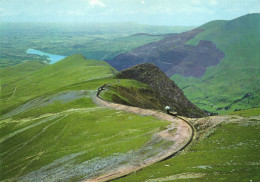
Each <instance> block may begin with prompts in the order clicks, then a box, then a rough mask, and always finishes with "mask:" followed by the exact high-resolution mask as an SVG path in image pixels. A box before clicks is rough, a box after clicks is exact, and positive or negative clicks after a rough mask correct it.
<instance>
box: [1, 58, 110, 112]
mask: <svg viewBox="0 0 260 182" xmlns="http://www.w3.org/2000/svg"><path fill="white" fill-rule="evenodd" d="M27 66H28V67H31V66H32V65H31V64H30V65H27ZM32 68H33V67H32ZM19 69H21V70H24V68H23V66H20V67H19ZM12 70H13V69H12V68H9V69H8V68H7V69H2V70H1V72H0V74H1V73H3V74H5V77H4V78H3V79H2V83H1V84H2V85H4V86H2V90H1V96H0V102H1V103H2V104H3V106H4V108H1V112H0V113H4V112H5V111H7V110H10V108H13V107H15V106H18V105H19V104H21V103H24V102H25V101H28V100H30V99H32V98H35V97H37V96H40V95H42V94H44V93H46V92H50V91H52V90H56V89H58V88H61V87H64V86H68V85H71V84H74V83H78V82H85V81H88V80H92V79H98V78H102V77H103V78H104V77H108V76H112V75H113V73H114V72H115V70H114V68H112V67H111V66H109V65H108V64H107V63H105V62H102V61H94V60H87V59H85V58H84V57H83V56H82V55H73V56H69V57H67V58H65V59H64V60H62V61H60V62H58V63H56V64H53V65H48V66H45V67H44V68H42V69H40V70H38V71H35V72H32V73H29V72H26V74H25V73H23V72H22V73H20V72H18V73H15V74H14V72H13V71H12ZM101 73H102V74H101ZM13 75H17V78H18V77H19V79H17V80H14V81H10V78H12V77H13ZM20 75H21V76H20ZM64 76H65V77H64ZM5 78H6V79H5Z"/></svg>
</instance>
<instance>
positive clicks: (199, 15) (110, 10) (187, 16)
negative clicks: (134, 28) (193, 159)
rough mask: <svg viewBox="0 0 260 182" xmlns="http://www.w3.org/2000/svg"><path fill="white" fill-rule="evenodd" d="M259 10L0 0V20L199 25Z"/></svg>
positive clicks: (213, 4)
mask: <svg viewBox="0 0 260 182" xmlns="http://www.w3.org/2000/svg"><path fill="white" fill-rule="evenodd" d="M259 12H260V0H0V22H1V21H2V22H9V21H12V22H137V23H143V24H154V25H185V26H186V25H201V24H203V23H206V22H208V21H211V20H216V19H226V20H229V19H233V18H236V17H239V16H242V15H245V14H248V13H259Z"/></svg>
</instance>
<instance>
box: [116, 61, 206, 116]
mask: <svg viewBox="0 0 260 182" xmlns="http://www.w3.org/2000/svg"><path fill="white" fill-rule="evenodd" d="M117 78H119V79H134V80H137V81H139V82H142V83H145V84H147V85H149V86H150V87H151V88H152V90H153V91H154V92H156V94H157V95H158V96H159V97H160V103H161V104H162V105H164V106H166V105H169V106H171V107H172V108H173V109H174V110H175V111H177V112H178V114H179V115H182V116H187V117H203V116H205V115H206V114H205V112H204V111H202V110H201V109H199V108H198V107H197V106H195V105H194V104H193V103H191V102H190V101H189V100H188V99H187V98H186V97H185V96H184V94H183V92H182V90H181V89H180V88H179V87H178V86H177V85H176V84H175V83H174V81H172V80H171V79H169V78H168V77H167V76H166V75H165V73H164V72H162V71H161V70H160V69H159V68H158V67H157V66H155V65H154V64H150V63H145V64H140V65H136V66H134V67H132V68H129V69H126V70H124V71H121V72H120V73H119V74H118V75H117ZM135 106H137V107H139V105H135Z"/></svg>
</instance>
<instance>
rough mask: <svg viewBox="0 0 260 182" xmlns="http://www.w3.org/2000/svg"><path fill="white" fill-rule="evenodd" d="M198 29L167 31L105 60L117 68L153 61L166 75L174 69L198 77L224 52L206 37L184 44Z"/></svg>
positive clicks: (199, 31) (215, 63) (198, 31)
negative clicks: (205, 39) (162, 37)
mask: <svg viewBox="0 0 260 182" xmlns="http://www.w3.org/2000/svg"><path fill="white" fill-rule="evenodd" d="M202 31H203V29H194V30H191V31H188V32H184V33H181V34H171V35H170V36H166V37H165V39H163V40H160V41H158V42H152V43H149V44H146V45H144V46H141V47H138V48H136V49H134V50H133V51H131V52H128V53H123V54H119V55H118V56H116V57H115V58H114V59H112V60H107V62H108V63H109V64H111V65H112V66H113V67H114V68H116V69H117V70H119V71H121V70H124V69H127V68H130V67H132V66H134V65H137V64H140V63H154V64H155V65H157V66H158V67H159V68H160V69H161V70H162V71H164V72H165V73H166V75H167V76H172V75H174V74H176V73H178V74H180V75H183V76H186V77H188V76H193V77H197V78H199V77H201V76H203V75H204V73H205V71H206V69H207V67H209V66H214V65H217V64H218V63H219V62H220V60H221V59H222V58H224V56H225V55H224V53H223V52H222V51H221V50H219V49H217V47H216V45H215V44H214V43H213V42H210V41H204V40H201V41H200V43H199V44H198V45H196V46H192V45H186V44H185V42H187V41H188V40H190V39H192V38H194V37H195V36H196V35H197V34H199V33H201V32H202Z"/></svg>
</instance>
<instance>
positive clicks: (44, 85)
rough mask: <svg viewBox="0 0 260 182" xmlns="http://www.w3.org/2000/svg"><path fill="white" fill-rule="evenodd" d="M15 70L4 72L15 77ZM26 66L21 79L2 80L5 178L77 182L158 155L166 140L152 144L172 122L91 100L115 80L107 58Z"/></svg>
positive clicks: (0, 134) (0, 172)
mask: <svg viewBox="0 0 260 182" xmlns="http://www.w3.org/2000/svg"><path fill="white" fill-rule="evenodd" d="M17 66H18V67H19V65H17ZM27 66H28V67H27ZM27 66H26V67H25V68H29V66H30V64H28V65H27ZM22 67H23V65H20V68H22ZM13 69H15V67H11V68H6V69H3V70H1V71H3V72H4V73H6V74H8V73H9V74H11V75H10V78H11V77H12V76H14V72H13ZM20 71H21V72H20ZM20 71H19V69H18V70H17V74H16V79H17V80H16V79H15V80H14V81H12V80H11V79H10V80H11V81H10V80H8V79H5V80H4V84H5V85H6V86H5V87H3V88H4V89H3V90H2V91H1V92H2V93H3V94H1V99H2V100H1V101H0V104H1V108H2V106H5V112H7V114H5V115H4V116H6V117H4V118H2V119H1V118H0V163H1V165H0V181H4V180H8V181H79V180H82V179H85V178H90V177H93V176H94V175H99V174H102V173H103V172H104V171H108V170H109V169H111V168H113V167H116V166H119V165H120V164H124V163H129V162H131V161H132V160H133V159H134V158H135V157H136V156H139V157H140V156H142V157H143V158H145V157H149V156H151V155H154V154H157V153H158V152H159V151H160V150H161V148H160V147H162V146H163V145H165V144H167V142H162V144H161V143H156V144H157V145H156V146H154V147H153V146H152V145H151V143H149V142H150V141H151V140H152V135H153V134H154V133H155V132H158V131H160V130H162V129H165V128H166V126H167V125H168V124H169V122H166V121H161V120H157V119H154V118H153V117H149V116H138V115H134V114H130V113H125V112H121V111H116V110H111V109H104V108H101V107H97V106H96V105H94V104H93V102H92V96H93V95H94V94H95V93H96V90H97V88H98V87H99V86H101V85H103V84H105V83H111V82H115V81H116V80H115V79H113V77H112V75H113V72H114V70H113V68H111V67H110V66H109V65H107V64H106V63H104V62H100V61H93V60H86V59H85V58H84V57H82V56H81V55H74V56H71V57H68V58H66V59H64V60H62V61H60V62H58V63H55V64H54V65H47V66H45V67H43V68H41V69H38V70H36V71H32V72H31V71H30V69H28V71H26V70H25V69H21V70H20ZM3 72H2V73H3ZM19 77H20V79H19ZM6 78H9V77H8V76H7V77H6ZM9 81H10V82H9ZM15 87H17V89H16V93H15V94H13V95H12V96H11V97H10V95H8V91H10V90H11V91H12V90H13V88H15ZM16 105H19V107H18V108H15V106H16ZM6 106H8V107H6ZM2 116H3V115H2ZM147 143H148V144H149V145H148V146H147V145H146V144H147ZM147 147H148V148H147ZM158 150H159V151H158Z"/></svg>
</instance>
